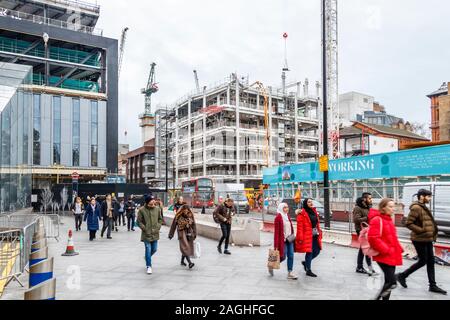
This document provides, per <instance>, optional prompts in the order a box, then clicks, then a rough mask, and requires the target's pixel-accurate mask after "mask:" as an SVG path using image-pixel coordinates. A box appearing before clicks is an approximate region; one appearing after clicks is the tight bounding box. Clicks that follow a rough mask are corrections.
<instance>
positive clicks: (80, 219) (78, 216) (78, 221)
mask: <svg viewBox="0 0 450 320" xmlns="http://www.w3.org/2000/svg"><path fill="white" fill-rule="evenodd" d="M82 223H83V215H82V214H76V215H75V230H77V231H79V230H81V224H82Z"/></svg>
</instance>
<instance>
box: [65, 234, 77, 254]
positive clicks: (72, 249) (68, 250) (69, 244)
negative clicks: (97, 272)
mask: <svg viewBox="0 0 450 320" xmlns="http://www.w3.org/2000/svg"><path fill="white" fill-rule="evenodd" d="M77 255H79V253H78V252H75V246H74V245H73V239H72V230H69V240H68V241H67V248H66V252H65V253H63V254H62V256H64V257H73V256H77Z"/></svg>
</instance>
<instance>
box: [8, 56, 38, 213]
mask: <svg viewBox="0 0 450 320" xmlns="http://www.w3.org/2000/svg"><path fill="white" fill-rule="evenodd" d="M31 81H32V68H31V67H30V66H25V65H18V64H10V63H0V119H1V120H0V141H1V146H0V213H3V212H8V211H15V210H18V209H22V208H26V207H30V206H31V190H32V163H33V162H32V161H33V160H32V158H33V154H32V153H33V134H32V132H33V131H32V125H33V116H32V114H33V110H32V109H33V95H32V93H31V91H30V86H29V84H30V83H31Z"/></svg>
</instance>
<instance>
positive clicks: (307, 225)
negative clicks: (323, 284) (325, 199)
mask: <svg viewBox="0 0 450 320" xmlns="http://www.w3.org/2000/svg"><path fill="white" fill-rule="evenodd" d="M321 250H322V229H321V228H320V219H319V214H318V213H317V210H316V208H314V204H313V200H312V199H305V200H304V201H303V209H302V211H301V212H300V213H299V214H298V215H297V237H296V240H295V252H299V253H306V256H305V261H303V262H302V264H303V267H304V268H305V271H306V275H307V276H309V277H313V278H316V277H317V275H315V274H314V273H313V272H312V271H311V263H312V261H313V259H315V258H316V257H317V256H318V255H319V254H320V251H321Z"/></svg>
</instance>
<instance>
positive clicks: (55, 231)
mask: <svg viewBox="0 0 450 320" xmlns="http://www.w3.org/2000/svg"><path fill="white" fill-rule="evenodd" d="M39 218H41V219H42V221H43V223H44V229H45V236H46V238H47V239H55V240H56V241H58V242H59V225H60V224H61V219H60V216H59V215H57V214H45V215H40V216H39Z"/></svg>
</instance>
